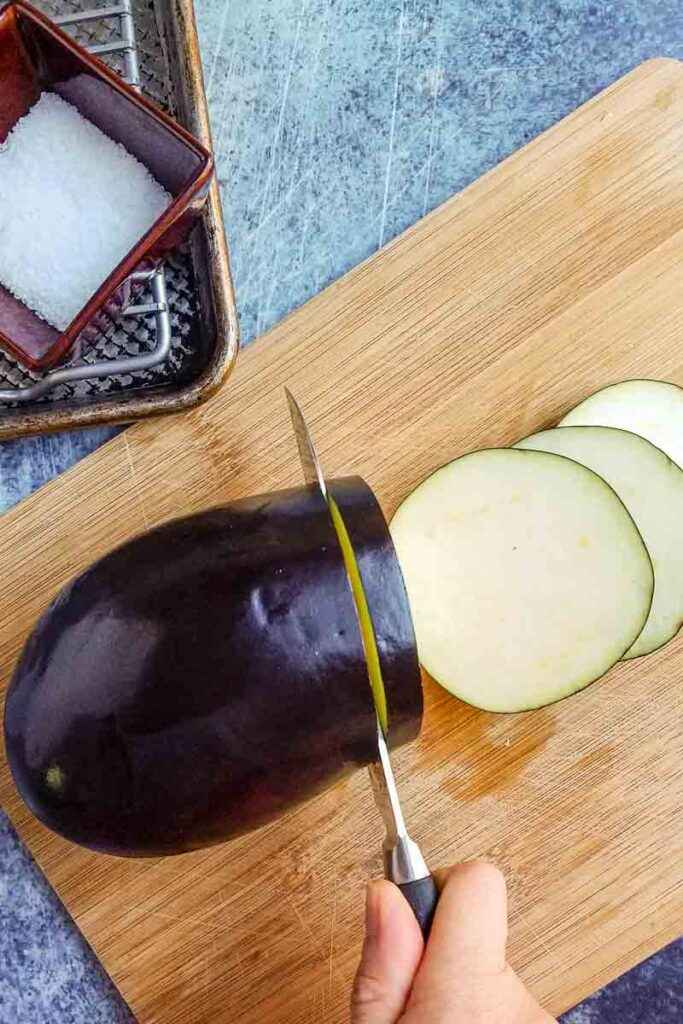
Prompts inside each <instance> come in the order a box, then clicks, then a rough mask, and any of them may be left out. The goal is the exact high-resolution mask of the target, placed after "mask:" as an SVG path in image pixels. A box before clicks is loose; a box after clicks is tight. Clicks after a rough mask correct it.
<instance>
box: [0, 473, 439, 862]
mask: <svg viewBox="0 0 683 1024" xmlns="http://www.w3.org/2000/svg"><path fill="white" fill-rule="evenodd" d="M333 486H334V488H335V494H337V493H338V494H339V495H340V496H341V498H342V506H343V511H344V512H345V513H346V514H347V515H348V518H349V522H348V526H349V531H350V533H351V535H352V537H353V536H354V534H355V535H356V536H360V535H361V534H362V535H363V537H365V538H369V539H368V541H367V550H366V549H365V547H364V549H363V550H364V551H365V553H364V555H363V562H364V565H365V566H366V572H367V568H368V567H369V566H371V565H372V563H373V558H374V562H375V566H374V567H375V569H376V572H377V578H378V580H384V581H385V584H386V585H387V586H388V587H389V592H385V593H384V594H383V595H382V605H381V608H382V609H384V608H387V609H394V610H393V611H392V612H391V613H390V614H389V613H388V619H389V620H391V619H392V617H393V619H394V620H395V628H394V627H393V626H392V628H391V630H389V629H387V630H385V629H384V626H382V635H383V636H384V634H385V632H386V637H385V640H384V643H383V661H384V662H386V664H387V666H390V665H391V664H392V659H393V660H394V661H395V664H396V666H400V668H401V670H400V672H396V673H394V674H393V675H392V676H391V684H390V687H389V691H390V693H389V714H390V720H391V722H392V728H391V733H390V741H391V743H392V744H393V745H397V744H398V743H401V742H404V741H405V740H406V739H409V738H412V737H413V736H414V735H415V734H416V733H417V731H418V730H419V726H420V719H421V712H422V697H421V685H420V677H419V671H416V672H415V673H413V672H411V671H407V666H408V662H409V661H410V656H409V652H406V650H405V645H406V644H408V645H409V646H410V645H411V644H412V645H413V646H412V655H413V656H415V658H416V655H415V649H414V642H413V640H411V637H412V625H411V629H410V635H408V631H407V630H406V628H405V620H404V619H403V615H405V614H407V615H408V617H409V615H410V613H409V610H408V604H407V598H406V597H405V591H401V590H398V591H396V592H394V590H393V589H392V585H391V580H392V579H393V580H395V579H396V575H395V574H396V571H398V573H399V577H400V570H398V563H396V566H395V567H394V568H391V567H389V566H388V565H387V564H386V563H387V560H392V559H393V560H394V561H395V558H396V556H395V554H394V553H393V547H392V546H391V541H390V539H389V534H388V530H387V526H386V522H385V521H384V517H383V515H382V513H381V511H380V510H379V507H378V506H377V504H376V502H375V499H374V496H373V495H372V491H371V490H370V488H369V487H367V485H366V484H365V483H364V482H363V481H362V480H360V479H359V478H352V479H345V480H343V481H335V482H333ZM364 544H365V541H364ZM373 545H375V547H374V548H373ZM374 596H375V598H377V597H378V596H379V595H378V594H375V595H374ZM403 602H404V604H405V607H404V610H403V612H401V607H402V603H403ZM397 610H398V611H397ZM371 612H372V614H373V618H374V617H375V614H377V616H378V618H377V621H378V622H382V623H383V622H384V619H383V617H382V615H383V614H384V613H382V614H380V612H377V613H376V612H375V611H374V610H373V607H372V603H371ZM415 664H417V662H416V661H415ZM408 691H410V692H408ZM394 708H395V709H396V710H395V712H394ZM5 739H6V747H7V754H8V760H9V763H10V767H11V770H12V773H13V776H14V779H15V782H16V784H17V787H18V789H19V792H20V793H21V795H22V797H23V798H24V800H25V801H26V803H27V804H28V806H29V807H30V809H31V810H32V811H33V813H34V814H35V815H36V816H37V817H38V818H39V819H40V820H41V821H43V822H44V824H46V825H47V826H48V827H49V828H51V829H53V830H54V831H56V832H58V833H60V834H61V835H63V836H65V837H66V838H68V839H70V840H72V841H74V842H77V843H80V844H82V845H85V846H88V847H90V848H92V849H95V850H100V851H104V852H107V853H113V854H119V855H124V856H158V855H162V854H169V853H180V852H183V851H186V850H191V849H196V848H198V847H202V846H206V845H209V844H212V843H217V842H222V841H224V840H226V839H229V838H231V837H233V836H236V835H239V834H241V833H243V832H246V831H249V830H250V829H253V828H257V827H259V826H261V825H263V824H265V823H266V822H269V821H271V820H273V819H274V818H276V817H277V816H278V815H280V814H281V813H282V812H284V811H285V810H287V809H288V808H291V807H293V806H296V805H297V804H299V803H301V802H302V801H304V800H306V799H308V798H309V797H311V796H313V795H314V794H316V793H318V792H320V791H321V790H323V789H325V788H326V787H327V786H329V785H330V784H332V783H334V782H335V781H337V780H338V779H341V778H343V777H345V776H346V775H348V774H349V773H350V772H352V771H353V770H355V769H356V768H357V767H358V766H360V765H364V764H368V763H369V762H370V761H372V760H373V759H374V757H375V752H376V718H375V712H374V707H373V704H372V696H371V692H370V687H369V683H368V676H367V668H366V665H365V659H364V654H363V645H362V640H361V636H360V631H359V626H358V620H357V617H356V611H355V607H354V604H353V599H352V596H351V590H350V586H349V583H348V580H347V577H346V572H345V569H344V563H343V559H342V554H341V550H340V548H339V545H338V542H337V538H336V535H335V532H334V527H333V525H332V522H331V519H330V516H329V512H328V509H327V506H326V504H325V502H324V500H323V498H322V496H321V495H320V494H319V493H318V492H317V491H316V490H315V489H314V488H297V489H292V490H286V491H278V492H274V493H271V494H266V495H261V496H257V497H251V498H247V499H244V500H241V501H237V502H234V503H232V504H230V505H227V506H225V507H222V508H217V509H213V510H210V511H207V512H204V513H202V514H199V515H196V516H192V517H190V518H187V519H182V520H176V521H174V522H171V523H168V524H166V525H163V526H161V527H159V528H157V529H155V530H152V531H151V532H149V533H146V534H144V535H142V536H140V537H138V538H136V539H135V540H133V541H130V542H129V543H127V544H125V545H124V546H123V547H120V548H118V549H117V550H115V551H113V552H112V553H111V554H109V555H107V556H106V557H105V558H103V559H102V560H101V561H99V562H97V563H95V564H94V565H93V566H92V567H91V568H90V569H88V570H86V572H84V573H83V574H82V575H81V576H79V577H78V578H76V579H75V580H74V581H73V582H72V583H71V584H69V585H68V586H67V587H66V588H65V589H64V590H63V591H62V592H61V593H60V594H59V595H58V597H57V598H56V599H55V601H54V602H53V603H52V605H51V606H50V607H49V608H48V609H47V611H46V612H45V614H44V615H43V616H42V618H41V619H40V621H39V622H38V624H37V625H36V627H35V630H34V632H33V634H32V635H31V637H30V638H29V640H28V642H27V644H26V647H25V649H24V652H23V654H22V656H21V658H20V660H19V663H18V665H17V668H16V670H15V673H14V677H13V679H12V682H11V684H10V687H9V691H8V695H7V701H6V705H5Z"/></svg>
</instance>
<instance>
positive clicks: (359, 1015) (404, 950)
mask: <svg viewBox="0 0 683 1024" xmlns="http://www.w3.org/2000/svg"><path fill="white" fill-rule="evenodd" d="M423 949H424V943H423V941H422V934H421V932H420V928H419V925H418V923H417V921H416V919H415V915H414V914H413V911H412V910H411V908H410V906H409V905H408V902H407V900H406V898H405V897H404V896H403V894H402V893H401V891H400V890H399V889H398V888H397V887H396V886H395V885H394V884H393V883H392V882H384V881H382V882H370V884H369V886H368V890H367V896H366V904H365V942H364V944H363V953H362V956H361V962H360V966H359V968H358V972H357V974H356V980H355V983H354V986H353V995H352V997H351V1024H395V1022H396V1021H397V1020H398V1019H399V1017H400V1016H401V1014H402V1013H403V1008H404V1006H405V1004H406V1000H407V999H408V996H409V994H410V989H411V986H412V984H413V978H414V977H415V972H416V971H417V968H418V966H419V963H420V959H421V957H422V952H423Z"/></svg>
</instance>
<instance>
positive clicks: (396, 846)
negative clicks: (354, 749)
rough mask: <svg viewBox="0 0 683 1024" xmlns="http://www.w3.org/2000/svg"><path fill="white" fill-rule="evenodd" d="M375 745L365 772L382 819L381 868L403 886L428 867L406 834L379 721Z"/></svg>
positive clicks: (394, 780) (419, 877) (420, 876)
mask: <svg viewBox="0 0 683 1024" xmlns="http://www.w3.org/2000/svg"><path fill="white" fill-rule="evenodd" d="M377 747H378V750H379V761H378V762H377V763H376V764H371V765H369V767H368V772H369V773H370V781H371V782H372V791H373V793H374V796H375V803H376V804H377V806H378V808H379V811H380V814H381V815H382V818H383V819H384V827H385V829H386V833H387V835H386V839H385V840H384V871H385V874H386V876H387V878H390V879H391V881H392V882H396V884H397V885H403V884H404V883H408V882H415V881H417V880H419V879H421V878H427V877H428V875H429V868H428V867H427V865H426V863H425V859H424V857H423V856H422V851H421V850H420V848H419V846H418V845H417V843H415V842H413V840H412V839H411V838H410V836H409V835H408V830H407V828H406V823H405V821H404V819H403V812H402V810H401V802H400V800H399V797H398V790H397V788H396V779H395V778H394V771H393V768H392V767H391V758H390V757H389V749H388V747H387V741H386V739H385V738H384V733H383V732H382V729H381V726H380V724H379V722H378V723H377Z"/></svg>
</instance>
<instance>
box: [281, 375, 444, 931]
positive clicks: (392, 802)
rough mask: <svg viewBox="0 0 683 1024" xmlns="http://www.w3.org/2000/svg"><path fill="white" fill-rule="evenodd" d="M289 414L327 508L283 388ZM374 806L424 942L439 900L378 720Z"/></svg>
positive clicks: (307, 439) (396, 878)
mask: <svg viewBox="0 0 683 1024" xmlns="http://www.w3.org/2000/svg"><path fill="white" fill-rule="evenodd" d="M285 394H286V396H287V403H288V405H289V413H290V416H291V419H292V426H293V428H294V436H295V437H296V442H297V446H298V449H299V460H300V462H301V468H302V470H303V475H304V480H305V481H306V483H307V484H311V485H312V486H314V487H318V488H319V490H320V493H321V494H322V496H323V498H324V500H325V502H326V504H327V506H328V508H329V507H330V495H329V492H328V488H327V483H326V481H325V474H324V473H323V471H322V466H321V464H320V459H319V458H318V455H317V453H316V450H315V446H314V444H313V439H312V437H311V433H310V431H309V429H308V427H307V425H306V421H305V419H304V417H303V413H302V412H301V409H300V408H299V405H298V403H297V401H296V399H295V398H294V396H293V395H292V393H291V391H289V389H288V388H285ZM368 771H369V773H370V781H371V783H372V790H373V793H374V797H375V802H376V804H377V807H378V808H379V811H380V813H381V815H382V819H383V821H384V827H385V829H386V838H385V840H384V873H385V876H386V877H387V878H388V879H389V881H390V882H394V883H395V884H396V885H397V886H398V887H399V889H400V890H401V892H402V893H403V895H404V896H405V898H406V900H407V901H408V903H409V904H410V906H411V908H412V910H413V913H414V914H415V917H416V918H417V922H418V924H419V926H420V930H421V932H422V935H423V937H424V939H425V940H426V939H427V938H428V937H429V931H430V929H431V925H432V920H433V917H434V911H435V910H436V904H437V901H438V898H439V894H438V890H437V887H436V883H435V881H434V877H433V876H432V874H431V872H430V870H429V868H428V867H427V864H426V863H425V859H424V857H423V856H422V852H421V850H420V847H419V846H418V845H417V843H416V842H415V841H414V840H413V839H411V838H410V836H409V835H408V830H407V828H406V824H405V819H404V817H403V812H402V810H401V802H400V800H399V795H398V789H397V787H396V779H395V777H394V771H393V768H392V766H391V758H390V756H389V748H388V746H387V741H386V737H385V735H384V732H383V730H382V726H381V724H380V721H379V716H378V718H377V761H376V763H374V764H371V765H370V766H369V768H368Z"/></svg>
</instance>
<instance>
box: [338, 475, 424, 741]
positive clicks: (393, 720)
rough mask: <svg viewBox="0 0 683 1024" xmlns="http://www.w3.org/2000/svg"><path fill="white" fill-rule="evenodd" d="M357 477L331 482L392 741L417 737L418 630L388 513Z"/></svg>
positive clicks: (419, 697)
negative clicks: (372, 636)
mask: <svg viewBox="0 0 683 1024" xmlns="http://www.w3.org/2000/svg"><path fill="white" fill-rule="evenodd" d="M361 485H362V481H361V480H360V479H359V478H357V477H351V478H348V479H341V480H333V481H332V482H331V483H328V490H329V493H330V496H331V498H332V499H333V500H334V501H335V502H336V504H337V506H338V508H339V511H340V512H341V515H342V516H343V519H344V525H345V527H346V530H347V532H348V536H349V540H350V542H351V545H352V547H353V551H354V555H355V560H356V564H357V566H358V571H359V574H360V579H361V583H362V586H363V590H364V592H365V597H366V599H367V605H368V609H369V612H370V618H371V620H372V628H373V630H374V634H375V642H376V648H377V654H378V655H379V666H380V672H381V677H382V682H383V685H384V694H385V703H386V706H387V708H388V709H390V713H389V715H388V718H389V721H388V737H389V743H390V745H391V746H400V745H401V744H403V743H408V742H410V741H411V740H414V739H415V737H416V736H417V734H418V732H419V731H420V724H421V722H422V686H421V683H420V665H419V662H418V659H417V644H416V641H415V630H414V628H413V620H412V616H411V614H410V605H409V603H408V595H407V593H406V587H405V583H404V581H403V574H402V573H401V567H400V565H399V562H398V558H397V557H396V551H395V549H394V544H393V541H392V539H391V535H390V533H389V530H388V528H387V524H386V520H385V518H384V514H383V512H382V510H381V508H380V506H379V504H378V502H377V499H376V498H375V496H374V494H373V493H372V491H371V490H370V489H369V488H364V487H362V486H361Z"/></svg>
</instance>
